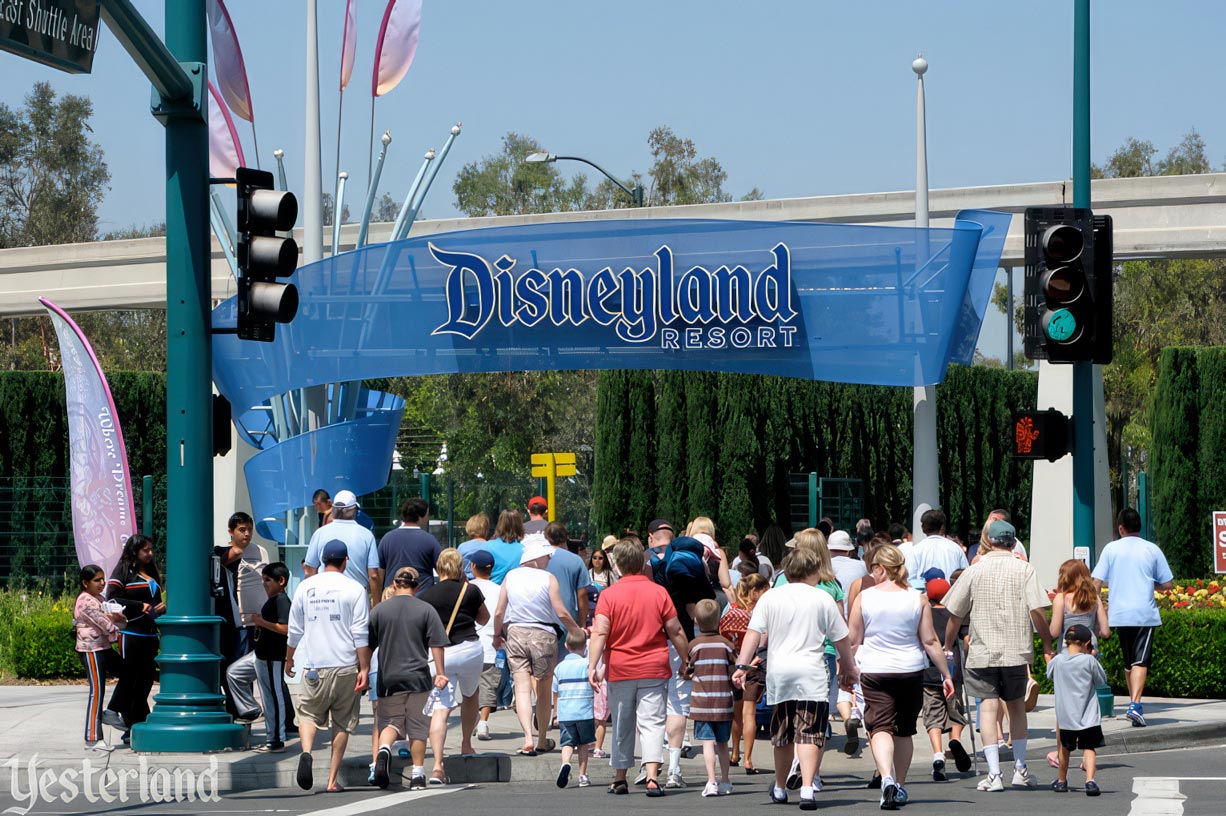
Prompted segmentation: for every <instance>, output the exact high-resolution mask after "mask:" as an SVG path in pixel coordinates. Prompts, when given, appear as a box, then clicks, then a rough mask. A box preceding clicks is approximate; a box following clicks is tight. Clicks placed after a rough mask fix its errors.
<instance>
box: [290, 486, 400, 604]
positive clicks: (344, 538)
mask: <svg viewBox="0 0 1226 816" xmlns="http://www.w3.org/2000/svg"><path fill="white" fill-rule="evenodd" d="M360 506H361V505H359V504H358V499H357V497H356V496H354V495H353V491H351V490H342V491H341V492H339V493H337V494H336V497H335V498H334V499H332V521H331V522H329V523H328V524H325V525H324V526H323V527H320V528H319V529H318V530H316V531H315V534H314V535H312V536H311V542H310V544H308V545H307V552H306V557H305V558H304V559H303V561H302V571H303V573H304V574H305V575H306V576H307V577H308V578H309V577H310V576H312V575H314V574H315V573H317V572H319V571H320V564H321V562H322V560H323V549H324V545H325V544H327V543H328V542H329V541H340V542H341V543H342V544H344V545H345V549H346V551H347V552H348V553H349V560H348V561H346V562H345V574H346V575H348V576H349V577H350V578H352V579H353V580H355V581H357V582H358V583H359V584H361V585H362V586H363V587H364V588H366V590H367V591H368V592H369V594H370V605H371V607H372V608H373V607H374V606H375V604H377V603H379V599H380V597H381V596H382V595H383V582H382V581H381V580H380V579H379V548H378V544H377V543H376V542H375V536H374V533H372V532H371V531H370V530H367V529H366V528H365V527H363V526H362V525H361V524H359V523H358V522H357V514H358V510H359V508H360Z"/></svg>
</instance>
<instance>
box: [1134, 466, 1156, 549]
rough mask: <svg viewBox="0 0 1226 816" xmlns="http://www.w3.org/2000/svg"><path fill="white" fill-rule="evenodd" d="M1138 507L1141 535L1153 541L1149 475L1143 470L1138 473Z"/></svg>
mask: <svg viewBox="0 0 1226 816" xmlns="http://www.w3.org/2000/svg"><path fill="white" fill-rule="evenodd" d="M1137 508H1138V510H1137V512H1138V513H1140V514H1141V537H1142V538H1144V539H1145V540H1146V541H1153V536H1152V535H1151V533H1150V531H1151V529H1152V528H1151V527H1150V523H1149V476H1147V475H1146V473H1145V471H1143V470H1142V471H1141V472H1140V473H1138V474H1137Z"/></svg>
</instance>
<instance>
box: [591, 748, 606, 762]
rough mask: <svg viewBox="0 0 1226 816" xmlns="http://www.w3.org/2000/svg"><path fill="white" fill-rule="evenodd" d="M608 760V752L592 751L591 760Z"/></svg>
mask: <svg viewBox="0 0 1226 816" xmlns="http://www.w3.org/2000/svg"><path fill="white" fill-rule="evenodd" d="M608 758H609V752H608V751H605V750H602V749H600V748H596V749H595V750H593V751H592V759H608Z"/></svg>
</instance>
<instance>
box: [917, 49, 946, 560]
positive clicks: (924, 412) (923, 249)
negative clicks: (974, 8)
mask: <svg viewBox="0 0 1226 816" xmlns="http://www.w3.org/2000/svg"><path fill="white" fill-rule="evenodd" d="M911 70H912V71H914V72H915V76H916V78H917V79H918V80H919V85H918V88H917V91H916V97H915V227H916V248H915V249H916V252H915V263H916V266H917V267H918V266H920V265H922V264H924V263H927V261H928V233H927V230H928V143H927V128H926V126H925V121H924V72H925V71H927V70H928V61H927V60H925V59H924V57H923V55H922V54H921V55H919V56H917V57H916V58H915V61H914V62H912V63H911ZM919 308H920V310H921V313H920V320H921V326H922V308H923V307H922V304H919ZM912 408H913V413H912V419H913V423H914V425H913V434H914V444H913V450H912V457H913V458H912V463H911V491H912V493H911V495H912V499H911V506H912V510H913V513H912V519H911V536H912V539H913V540H914V541H921V540H922V539H923V538H924V532H923V529H922V528H921V527H920V518H921V517H922V516H923V515H924V513H925V512H926V511H928V510H931V509H932V508H934V507H938V506H940V500H941V496H940V476H939V474H938V472H937V390H936V387H935V386H931V385H924V386H916V388H915V391H914V397H913V401H912Z"/></svg>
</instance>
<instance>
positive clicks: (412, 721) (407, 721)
mask: <svg viewBox="0 0 1226 816" xmlns="http://www.w3.org/2000/svg"><path fill="white" fill-rule="evenodd" d="M429 698H430V692H428V691H414V692H407V691H403V692H400V693H398V694H392V695H389V696H387V697H380V698H379V710H378V712H376V716H375V719H376V720H377V721H378V726H379V730H380V731H382V730H383V729H384V728H395V729H396V734H397V736H398V737H399V738H400V739H408V740H424V739H426V738H428V737H429V736H430V715H428V714H423V713H421V712H422V709H423V708H425V706H426V700H428V699H429Z"/></svg>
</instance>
